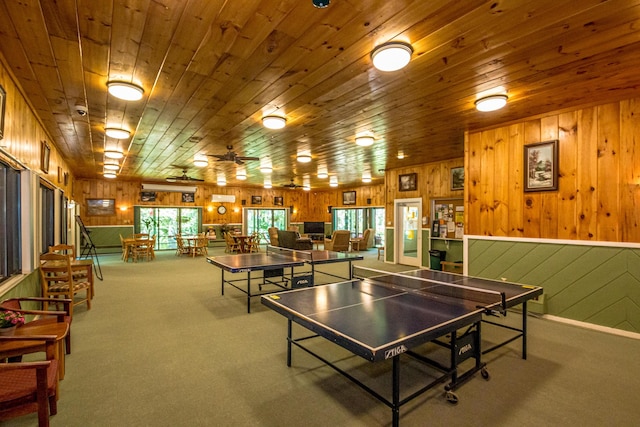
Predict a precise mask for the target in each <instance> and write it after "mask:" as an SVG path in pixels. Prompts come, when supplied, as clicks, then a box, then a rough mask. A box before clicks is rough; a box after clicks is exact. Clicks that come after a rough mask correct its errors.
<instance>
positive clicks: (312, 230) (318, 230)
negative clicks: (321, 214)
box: [304, 221, 324, 235]
mask: <svg viewBox="0 0 640 427" xmlns="http://www.w3.org/2000/svg"><path fill="white" fill-rule="evenodd" d="M304 234H322V235H324V222H307V221H305V222H304Z"/></svg>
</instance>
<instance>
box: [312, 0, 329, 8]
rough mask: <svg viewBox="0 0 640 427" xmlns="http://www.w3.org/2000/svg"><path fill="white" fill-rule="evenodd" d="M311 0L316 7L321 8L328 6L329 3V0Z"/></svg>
mask: <svg viewBox="0 0 640 427" xmlns="http://www.w3.org/2000/svg"><path fill="white" fill-rule="evenodd" d="M311 2H312V3H313V5H314V6H315V7H317V8H318V9H323V8H325V7H327V6H329V3H331V0H311Z"/></svg>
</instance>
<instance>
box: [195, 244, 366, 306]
mask: <svg viewBox="0 0 640 427" xmlns="http://www.w3.org/2000/svg"><path fill="white" fill-rule="evenodd" d="M362 259H364V257H363V256H362V255H358V254H356V253H352V252H334V251H324V250H308V251H301V250H294V249H288V248H281V247H277V246H271V245H269V246H267V248H266V251H265V252H254V253H249V254H238V255H223V256H215V257H208V258H207V262H208V263H209V264H212V265H214V266H216V267H219V268H220V271H221V272H222V273H221V274H222V276H221V282H222V295H224V287H225V284H226V285H230V286H233V287H234V288H236V289H238V290H239V291H241V292H243V293H245V294H246V295H247V313H251V297H254V296H260V295H264V294H268V293H273V292H278V291H282V290H286V289H293V288H298V287H309V286H314V285H316V284H317V283H316V275H317V274H322V275H325V276H329V277H333V278H337V279H340V280H348V279H351V278H352V276H351V274H352V267H353V264H352V263H353V261H359V260H362ZM336 263H346V264H348V273H347V274H346V275H344V276H341V275H338V274H335V272H330V271H327V270H322V269H319V268H318V267H319V266H321V265H328V264H336ZM305 265H307V266H310V267H311V270H310V271H308V270H307V271H299V270H298V271H296V270H295V269H296V268H298V267H303V266H305ZM254 271H257V272H260V273H261V274H260V275H258V276H256V275H255V274H254V275H252V272H254ZM225 272H227V273H231V274H235V273H246V276H244V277H242V278H237V276H236V277H235V278H234V276H231V278H228V277H227V276H225ZM256 281H257V282H258V283H257V285H258V291H257V292H256V291H255V290H254V291H252V284H255V282H256Z"/></svg>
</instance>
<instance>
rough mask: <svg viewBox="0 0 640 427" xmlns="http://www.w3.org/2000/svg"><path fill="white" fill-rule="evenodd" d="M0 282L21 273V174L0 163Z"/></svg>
mask: <svg viewBox="0 0 640 427" xmlns="http://www.w3.org/2000/svg"><path fill="white" fill-rule="evenodd" d="M0 212H2V214H3V217H4V218H3V219H4V220H3V221H0V282H1V281H3V280H5V279H7V278H9V277H10V276H12V275H14V274H18V273H20V265H21V254H20V247H21V242H22V239H21V234H20V172H19V171H17V170H14V169H13V168H11V167H9V165H7V164H5V163H3V162H0Z"/></svg>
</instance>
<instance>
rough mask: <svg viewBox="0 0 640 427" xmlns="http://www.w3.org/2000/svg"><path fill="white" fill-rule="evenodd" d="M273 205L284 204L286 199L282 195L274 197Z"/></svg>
mask: <svg viewBox="0 0 640 427" xmlns="http://www.w3.org/2000/svg"><path fill="white" fill-rule="evenodd" d="M273 205H274V206H284V199H283V198H282V197H277V196H276V197H274V198H273Z"/></svg>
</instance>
